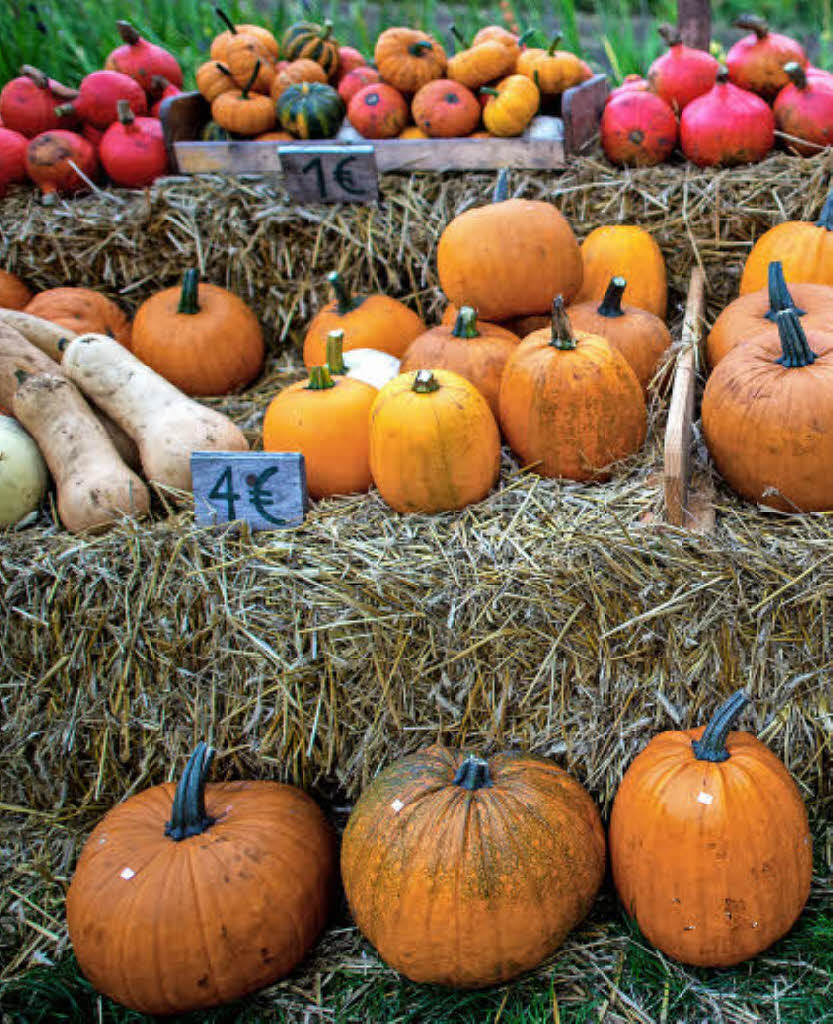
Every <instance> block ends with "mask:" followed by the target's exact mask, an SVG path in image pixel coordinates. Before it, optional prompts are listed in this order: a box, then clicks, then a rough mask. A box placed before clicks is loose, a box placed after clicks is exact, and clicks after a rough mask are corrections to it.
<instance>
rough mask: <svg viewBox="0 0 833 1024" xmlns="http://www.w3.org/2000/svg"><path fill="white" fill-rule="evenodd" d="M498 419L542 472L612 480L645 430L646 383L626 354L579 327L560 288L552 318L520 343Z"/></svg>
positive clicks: (509, 365) (530, 463)
mask: <svg viewBox="0 0 833 1024" xmlns="http://www.w3.org/2000/svg"><path fill="white" fill-rule="evenodd" d="M500 425H501V427H502V428H503V433H504V434H505V436H506V439H507V441H508V442H509V444H510V446H511V448H512V451H514V452H515V453H516V454H517V455H518V456H519V458H520V459H521V461H522V463H523V464H524V465H525V466H529V467H531V468H532V469H534V470H535V472H536V473H540V474H541V476H548V477H566V478H567V479H570V480H607V479H608V478H609V477H610V469H609V467H610V465H611V464H612V463H614V462H617V461H618V460H619V459H624V458H626V457H627V456H629V455H633V453H634V452H636V451H638V450H639V448H640V446H641V445H642V442H643V441H644V440H645V434H646V432H647V414H646V411H645V399H644V397H643V395H642V387H641V385H640V383H639V381H638V380H637V378H636V374H635V373H634V372H633V370H632V369H631V368H630V366H629V365H628V362H627V360H626V359H625V357H624V356H623V355H622V354H621V353H620V352H618V351H617V350H616V349H615V348H613V347H612V346H611V345H609V344H608V343H607V341H605V339H604V338H601V337H599V336H598V335H595V334H587V333H586V332H584V331H574V330H573V328H572V326H571V325H570V321H569V320H568V319H567V314H566V312H565V309H564V303H563V301H562V299H561V296H558V297H557V298H556V299H555V301H554V302H553V313H552V324H551V326H550V327H549V328H545V329H544V330H541V331H535V332H534V333H533V334H530V335H529V337H527V338H524V340H523V341H522V342H521V343H520V345H518V347H517V348H516V349H515V351H514V353H513V354H512V356H511V357H510V358H509V361H508V362H507V364H506V367H505V369H504V371H503V380H502V381H501V385H500Z"/></svg>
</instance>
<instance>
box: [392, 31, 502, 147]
mask: <svg viewBox="0 0 833 1024" xmlns="http://www.w3.org/2000/svg"><path fill="white" fill-rule="evenodd" d="M494 45H495V46H497V45H498V44H497V43H495V44H494ZM411 112H412V114H413V118H414V121H416V123H417V125H418V126H419V127H420V128H422V129H423V130H424V131H425V132H426V134H427V135H429V136H430V137H431V138H441V139H444V138H458V137H460V136H462V135H470V134H471V133H472V132H473V131H474V129H475V128H476V127H477V126H478V125H479V124H480V104H479V103H478V102H477V97H476V96H475V95H474V93H473V92H471V91H470V90H469V89H467V88H466V87H465V85H461V84H460V83H459V82H452V81H450V80H449V79H447V78H437V79H435V80H434V81H433V82H429V83H428V84H427V85H423V87H422V88H421V89H420V90H419V92H418V93H417V94H416V96H414V98H413V101H412V103H411Z"/></svg>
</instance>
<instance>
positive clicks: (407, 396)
mask: <svg viewBox="0 0 833 1024" xmlns="http://www.w3.org/2000/svg"><path fill="white" fill-rule="evenodd" d="M422 369H429V368H428V367H422ZM415 377H416V373H415V372H411V373H402V374H400V375H399V376H398V377H395V378H394V379H393V380H391V381H389V382H388V383H387V384H385V386H384V387H383V388H382V389H381V390H380V391H379V394H378V395H377V396H376V401H375V402H374V403H373V407H372V408H371V410H370V470H371V473H372V474H373V480H374V482H375V484H376V486H377V487H378V489H379V493H380V494H381V495H382V497H383V498H384V500H385V501H386V502H387V503H388V505H390V506H391V508H393V509H395V510H396V511H397V512H402V513H408V512H428V513H434V512H451V511H453V510H455V509H460V508H465V506H466V505H471V504H473V503H474V502H476V501H481V500H482V499H483V498H485V497H486V495H487V494H488V493H489V491H490V490H491V489H492V487H493V486H494V484H495V482H496V481H497V478H498V474H499V473H500V434H499V432H498V428H497V423H496V422H495V418H494V416H493V415H492V413H491V410H490V409H489V405H488V403H487V401H486V399H485V398H484V397H483V396H482V395H481V394H480V392H479V391H478V390H477V388H475V386H474V385H473V384H471V383H469V381H467V380H466V379H465V378H464V377H461V376H460V375H459V374H456V373H452V372H451V371H450V370H435V371H434V377H435V378H436V381H437V383H438V384H439V385H440V386H439V389H438V390H437V391H433V392H431V393H429V394H419V393H417V392H415V391H413V390H412V387H413V383H414V378H415Z"/></svg>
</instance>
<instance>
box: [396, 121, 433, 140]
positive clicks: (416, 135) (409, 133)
mask: <svg viewBox="0 0 833 1024" xmlns="http://www.w3.org/2000/svg"><path fill="white" fill-rule="evenodd" d="M399 138H400V139H427V138H430V136H429V135H428V133H427V132H424V131H423V130H422V129H421V128H417V126H416V125H415V124H409V125H408V127H407V128H403V129H402V131H401V132H400V133H399Z"/></svg>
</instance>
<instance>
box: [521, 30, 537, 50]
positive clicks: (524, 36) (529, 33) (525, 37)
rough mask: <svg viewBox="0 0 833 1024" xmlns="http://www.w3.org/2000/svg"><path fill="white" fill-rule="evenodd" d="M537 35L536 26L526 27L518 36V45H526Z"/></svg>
mask: <svg viewBox="0 0 833 1024" xmlns="http://www.w3.org/2000/svg"><path fill="white" fill-rule="evenodd" d="M534 35H535V29H534V28H528V29H525V30H524V31H523V32H521V34H520V35H519V36H518V46H526V44H527V42H528V41H529V40H530V39H531V38H532V37H533V36H534Z"/></svg>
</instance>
